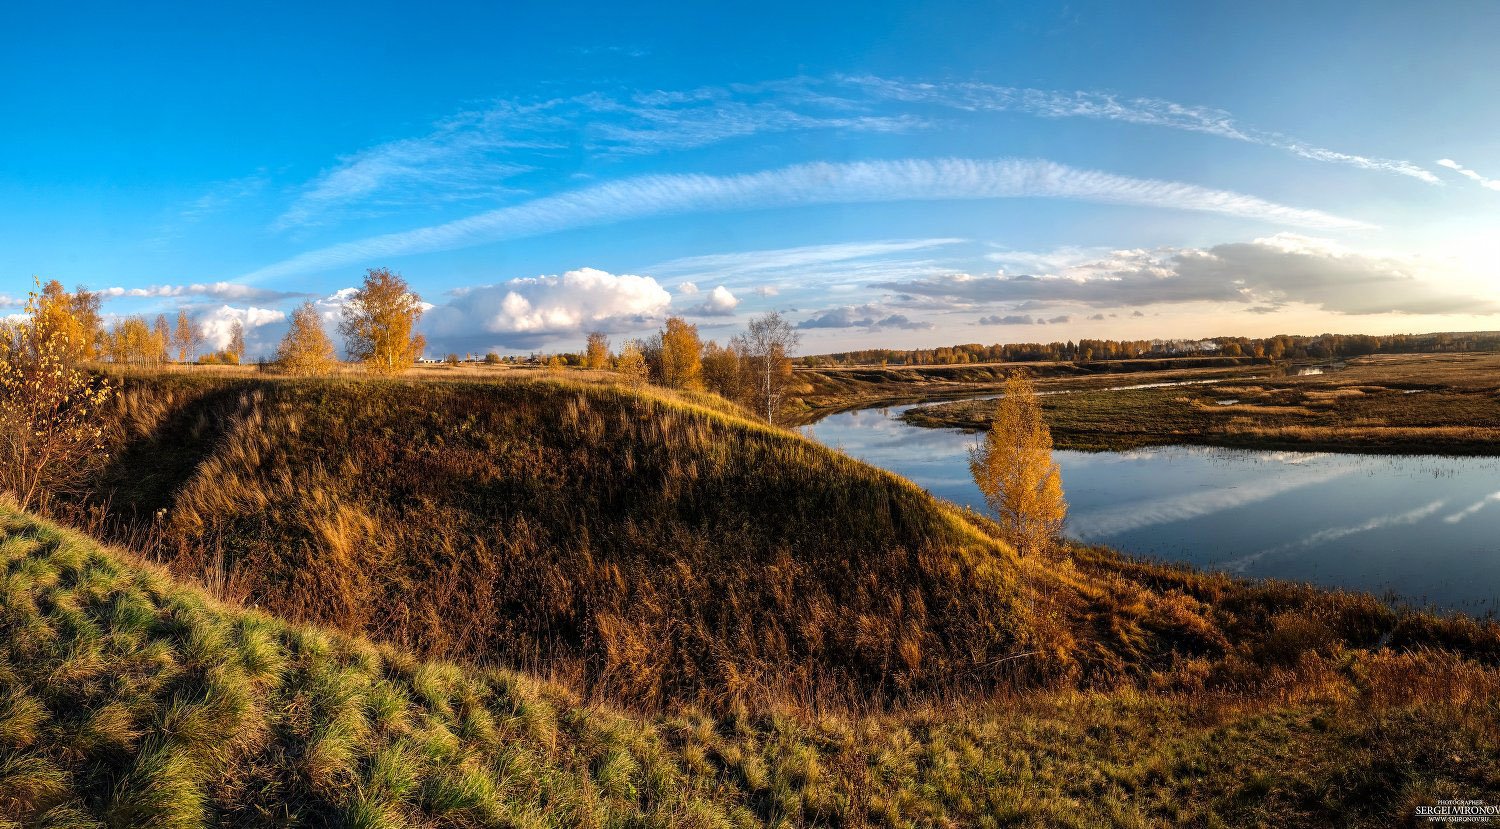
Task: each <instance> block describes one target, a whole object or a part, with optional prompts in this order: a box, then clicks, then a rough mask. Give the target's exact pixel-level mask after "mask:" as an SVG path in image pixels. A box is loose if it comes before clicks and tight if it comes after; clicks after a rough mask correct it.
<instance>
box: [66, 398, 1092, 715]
mask: <svg viewBox="0 0 1500 829" xmlns="http://www.w3.org/2000/svg"><path fill="white" fill-rule="evenodd" d="M715 400H716V399H715V398H710V397H706V396H702V397H699V396H694V397H678V396H668V395H666V394H664V393H658V392H651V391H647V392H634V391H629V390H625V389H621V388H618V387H613V386H606V385H599V384H582V383H568V382H549V381H533V382H525V381H520V382H503V383H467V382H459V383H433V382H389V383H377V382H370V381H363V380H346V381H337V380H325V381H280V380H267V381H255V380H198V379H194V378H180V377H169V378H147V379H137V380H131V381H129V382H127V384H126V389H125V393H124V396H123V399H122V414H121V421H120V425H119V427H118V429H117V433H118V444H119V445H118V450H117V451H116V452H115V453H114V459H113V463H112V465H111V466H110V468H109V469H108V470H106V472H105V473H104V475H103V477H102V478H101V480H100V481H99V484H98V489H97V499H96V500H97V502H98V503H101V504H107V506H108V515H109V516H110V518H111V520H110V521H109V522H105V526H107V527H112V528H113V537H114V538H116V539H118V540H135V541H137V542H139V543H136V544H134V546H137V547H139V548H144V549H150V550H153V551H156V552H157V553H158V554H159V555H160V556H161V557H162V558H163V559H165V560H167V561H168V562H170V564H171V565H172V566H173V567H174V569H176V570H177V571H178V572H179V573H184V574H192V575H200V574H203V573H205V572H213V573H215V574H216V575H217V579H218V583H219V584H220V585H221V586H222V588H223V589H224V591H225V594H226V595H230V596H234V597H238V598H243V599H245V600H247V601H249V602H251V603H254V604H257V605H259V606H261V607H263V608H265V609H267V610H269V611H271V612H274V613H276V614H278V615H280V616H282V617H285V618H289V619H294V620H299V621H315V622H320V623H325V624H330V625H334V626H337V627H340V628H342V629H345V630H348V631H351V632H360V633H366V634H369V635H372V636H376V637H379V638H381V639H385V640H388V641H393V642H397V643H400V644H402V645H404V646H406V647H408V648H410V649H412V650H413V651H414V652H417V653H419V654H422V655H424V656H430V657H453V656H460V655H462V656H465V657H466V658H475V659H487V660H489V661H491V662H493V663H495V664H504V665H509V666H514V667H525V668H528V669H532V670H536V671H540V672H543V673H547V674H549V675H555V676H558V677H560V678H565V679H568V680H570V681H574V680H576V681H579V682H582V683H583V684H584V685H586V686H587V687H589V688H591V689H598V690H599V691H601V692H602V693H607V694H608V696H609V697H610V698H612V699H618V700H630V701H638V702H642V703H648V704H655V703H659V702H661V701H663V700H669V699H683V698H695V699H696V698H700V697H702V696H704V695H713V696H719V697H723V698H726V699H727V698H738V697H742V696H745V695H753V694H755V693H757V692H758V690H759V689H764V688H767V687H771V686H774V687H775V688H777V689H778V692H779V693H790V694H795V695H798V696H801V697H810V696H818V695H824V694H835V695H843V696H857V697H859V698H867V697H870V696H875V697H887V696H891V695H902V694H906V693H909V692H912V691H914V690H919V689H932V688H938V687H942V688H955V687H957V688H962V687H976V688H982V687H990V686H993V685H994V684H995V683H997V682H999V681H1000V680H1001V678H1002V677H1003V678H1004V679H1005V680H1006V681H1011V680H1013V679H1016V678H1018V677H1031V678H1038V679H1040V678H1045V677H1051V676H1056V675H1063V674H1069V673H1072V672H1075V671H1077V670H1079V669H1080V665H1079V664H1078V660H1077V659H1076V658H1075V657H1074V656H1073V652H1072V648H1071V647H1067V642H1066V631H1064V630H1060V629H1059V630H1053V628H1055V627H1056V625H1055V624H1053V623H1052V622H1050V621H1048V619H1047V618H1045V617H1044V616H1042V615H1040V614H1039V612H1038V611H1037V607H1038V606H1043V605H1045V604H1046V602H1045V601H1044V600H1043V599H1041V598H1039V597H1038V596H1036V595H1035V593H1036V591H1035V588H1033V587H1031V586H1030V585H1028V584H1026V583H1024V582H1023V581H1022V580H1021V579H1020V576H1019V574H1018V568H1017V567H1016V565H1015V561H1014V559H1015V556H1014V554H1013V553H1012V552H1011V551H1010V550H1009V549H1008V548H1006V547H1005V546H1004V545H1002V544H1000V543H998V542H996V541H995V540H993V539H992V538H990V537H989V536H988V535H987V534H985V533H984V532H983V531H982V530H981V529H979V528H978V527H977V526H976V525H975V524H974V523H973V521H971V520H970V519H969V518H967V517H965V516H963V515H961V514H958V513H957V512H955V511H954V510H952V509H951V508H948V507H946V506H943V505H940V504H938V503H936V502H934V501H933V500H932V499H931V498H929V497H928V496H927V495H926V494H925V493H923V492H921V491H920V490H918V489H917V488H915V487H914V486H912V485H911V484H909V483H907V482H905V481H903V480H900V479H898V478H896V477H894V476H891V475H888V474H885V473H883V472H880V471H878V470H874V469H872V468H870V467H867V466H865V465H863V464H859V463H857V462H855V461H853V460H851V459H849V458H847V457H845V456H842V455H840V454H838V453H835V452H831V451H828V450H827V449H825V448H823V447H821V446H818V445H816V444H814V443H811V442H809V441H806V440H804V439H802V438H801V437H799V436H797V435H793V434H790V433H786V432H782V431H779V430H771V429H768V428H765V427H763V426H761V425H759V424H757V423H754V422H752V421H749V420H746V419H744V418H742V417H741V416H740V415H738V414H737V413H736V412H735V411H733V410H732V409H730V408H729V407H728V406H727V404H723V403H722V402H715ZM1028 651H1029V652H1034V655H1033V656H1030V657H1027V658H1026V659H1024V660H1010V661H1008V662H1007V661H1002V660H1005V659H1006V658H1007V657H1010V656H1012V655H1014V654H1017V653H1022V652H1028Z"/></svg>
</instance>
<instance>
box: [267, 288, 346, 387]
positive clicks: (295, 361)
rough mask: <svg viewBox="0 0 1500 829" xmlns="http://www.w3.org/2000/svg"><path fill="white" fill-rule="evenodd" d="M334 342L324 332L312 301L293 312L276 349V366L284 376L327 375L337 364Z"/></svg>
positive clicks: (321, 321)
mask: <svg viewBox="0 0 1500 829" xmlns="http://www.w3.org/2000/svg"><path fill="white" fill-rule="evenodd" d="M338 362H339V361H338V357H337V356H335V355H334V353H333V342H332V341H331V340H329V339H328V335H327V334H324V333H323V320H322V318H321V317H319V316H318V309H317V308H314V307H313V304H312V303H311V302H304V303H302V306H301V307H300V308H298V309H297V310H295V311H293V312H292V325H291V327H290V328H288V329H287V332H286V336H285V337H282V338H281V344H280V345H279V346H277V348H276V367H277V368H278V369H280V370H281V371H284V372H286V373H287V374H295V375H299V376H303V377H306V376H311V375H316V374H327V373H329V372H330V371H333V368H334V366H336V365H338Z"/></svg>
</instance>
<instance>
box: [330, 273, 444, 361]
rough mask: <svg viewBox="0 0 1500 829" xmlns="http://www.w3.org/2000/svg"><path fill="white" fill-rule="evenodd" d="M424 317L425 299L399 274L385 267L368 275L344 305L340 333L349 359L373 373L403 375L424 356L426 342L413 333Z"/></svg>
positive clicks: (419, 335) (366, 274) (423, 338)
mask: <svg viewBox="0 0 1500 829" xmlns="http://www.w3.org/2000/svg"><path fill="white" fill-rule="evenodd" d="M421 317H422V298H421V297H419V296H417V295H416V294H414V293H412V291H411V288H410V287H409V286H408V285H407V284H406V280H405V279H402V278H401V275H400V274H396V273H392V272H391V271H390V270H388V269H386V268H378V269H376V268H372V269H370V270H369V271H367V272H366V273H365V282H364V285H363V286H361V287H360V289H359V290H358V291H356V292H355V294H354V296H353V298H352V299H350V301H349V304H348V305H345V306H344V319H343V321H342V322H340V323H339V333H340V334H342V335H343V336H344V348H345V350H346V351H348V352H349V356H350V357H351V358H353V359H355V360H359V361H360V362H362V363H364V364H365V370H366V371H369V372H371V373H374V374H400V373H401V372H403V371H405V370H406V369H408V368H411V367H412V365H413V364H414V363H416V362H417V358H418V357H420V356H422V350H423V349H424V348H426V347H427V340H426V338H425V337H423V336H422V335H421V334H414V333H413V329H415V328H416V325H417V320H418V319H421Z"/></svg>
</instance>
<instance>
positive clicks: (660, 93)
mask: <svg viewBox="0 0 1500 829" xmlns="http://www.w3.org/2000/svg"><path fill="white" fill-rule="evenodd" d="M215 5H217V4H159V3H145V4H140V5H139V6H138V7H130V6H127V5H125V4H97V5H92V6H91V5H89V4H77V5H72V6H70V7H68V8H66V9H63V8H61V7H60V6H59V5H58V4H41V3H26V2H13V3H7V4H5V5H4V6H3V7H0V77H3V79H4V83H3V84H0V118H3V123H4V125H5V128H4V129H3V130H0V280H3V282H0V293H3V294H4V295H5V297H4V300H5V301H7V302H9V304H11V305H12V306H14V303H15V298H17V297H23V296H24V294H25V291H26V290H27V288H28V287H29V286H30V284H31V280H32V277H33V276H37V277H40V278H42V279H44V280H45V279H53V278H55V279H59V280H62V281H63V282H64V283H66V284H68V285H70V286H72V285H76V284H86V285H87V286H89V287H90V288H92V289H95V290H104V291H105V292H106V294H107V296H108V297H109V298H108V300H107V302H106V310H107V311H108V312H110V313H111V314H118V315H124V314H132V313H147V314H154V313H157V312H159V311H169V312H170V311H173V310H175V309H176V308H178V307H187V308H189V309H190V310H191V311H192V312H193V313H194V314H195V315H196V316H197V318H198V319H199V321H200V324H201V325H202V326H203V327H204V330H205V332H206V333H207V334H208V335H209V336H210V338H214V339H217V338H222V337H225V336H227V331H228V326H229V322H230V321H231V320H233V319H241V320H243V321H245V322H247V323H248V324H249V332H250V340H251V347H252V351H257V350H261V351H264V350H269V349H270V348H271V347H272V344H273V343H274V341H275V339H276V338H277V337H279V336H280V334H281V333H282V331H284V328H285V325H284V319H285V314H286V313H287V312H288V311H289V310H290V309H291V308H292V307H294V306H295V305H296V304H297V303H299V302H303V301H309V300H312V301H315V302H317V303H318V304H319V307H320V308H321V309H322V310H323V311H324V312H325V314H327V315H328V316H329V318H330V319H332V318H333V317H334V316H336V314H337V310H338V307H339V303H340V301H341V296H342V294H341V293H340V292H341V291H346V290H347V289H348V288H349V287H350V286H352V285H354V284H356V283H357V281H358V280H359V278H360V276H361V274H362V273H363V271H364V270H365V269H366V268H370V267H390V268H392V269H395V270H398V271H400V272H402V273H403V274H404V275H405V276H406V277H407V278H408V280H409V281H410V282H411V284H412V285H413V287H414V288H415V289H416V290H417V291H418V292H419V293H420V294H421V295H422V296H423V298H424V299H425V300H426V301H427V302H428V303H431V305H432V306H433V307H432V308H431V310H430V311H429V312H428V314H427V316H426V318H425V319H424V320H423V329H424V331H425V332H426V333H427V335H428V337H429V339H430V341H431V343H432V350H433V352H434V353H445V352H447V351H450V350H451V351H476V352H482V351H487V350H491V349H494V350H498V351H502V352H526V351H529V350H533V349H542V350H549V349H569V348H576V347H578V345H579V344H580V343H581V340H582V332H583V331H585V330H588V329H592V328H605V329H606V330H609V331H611V332H613V333H614V334H616V336H617V337H625V336H631V335H633V334H636V333H641V332H645V331H649V330H651V329H653V328H654V327H656V326H657V325H658V324H659V322H660V320H661V319H662V318H663V317H664V316H665V315H666V314H669V313H680V314H684V315H687V316H689V317H690V318H691V319H693V320H694V321H696V322H697V323H698V324H699V325H700V328H701V329H702V330H703V331H704V333H705V334H706V335H707V336H716V337H720V338H722V337H726V336H728V335H729V334H731V333H733V331H735V330H736V329H738V328H739V327H740V326H742V325H743V322H744V320H745V319H746V318H747V317H748V316H749V315H751V314H755V313H760V312H763V311H766V310H771V309H776V310H780V311H783V312H784V313H786V314H787V315H788V316H789V317H791V318H792V319H793V320H794V321H796V322H797V323H798V324H799V325H801V326H802V328H803V335H804V348H803V350H804V351H809V352H815V351H829V350H839V349H843V348H850V347H864V346H871V345H892V346H916V345H936V344H944V343H954V342H976V341H978V342H995V341H1017V340H1051V339H1076V338H1079V337H1104V336H1114V337H1150V336H1162V337H1200V336H1208V335H1213V334H1246V335H1264V334H1270V333H1276V332H1301V333H1316V332H1320V331H1344V332H1356V331H1364V332H1372V333H1380V332H1394V331H1422V330H1442V329H1447V330H1472V329H1494V328H1500V289H1497V288H1496V287H1495V284H1496V282H1495V279H1494V277H1495V276H1496V275H1497V274H1496V268H1495V266H1494V264H1493V263H1494V262H1495V261H1497V259H1500V104H1497V101H1500V99H1497V98H1496V96H1495V95H1494V82H1495V79H1496V78H1500V48H1496V47H1497V41H1500V6H1497V5H1495V4H1493V3H1478V2H1474V3H1463V2H1455V3H1445V4H1411V3H1367V4H1363V5H1361V6H1360V7H1359V9H1358V13H1355V12H1354V11H1353V10H1352V9H1351V7H1349V6H1348V5H1347V4H1332V3H1329V4H1323V5H1310V4H1280V3H1269V4H1254V6H1253V7H1251V4H1244V6H1245V7H1244V8H1238V9H1235V8H1224V7H1218V6H1220V4H1202V3H1182V4H1171V3H1160V4H1149V5H1135V4H1121V3H1109V4H1105V3H1100V4H1078V3H1072V4H1068V5H1066V6H1063V5H1059V6H1051V7H1042V6H1041V5H1040V4H1015V5H1008V4H996V3H973V2H945V3H931V2H929V3H873V2H861V3H850V4H839V3H826V4H809V3H805V2H804V3H796V4H793V3H776V2H763V3H758V4H754V5H753V6H745V7H742V8H740V9H737V10H720V9H715V8H707V7H706V6H707V5H708V4H704V5H705V7H704V8H687V7H681V8H677V7H672V6H666V5H658V6H651V5H636V6H628V5H621V4H610V5H602V4H601V5H593V4H567V3H549V4H534V5H531V6H530V7H529V8H514V7H519V6H522V5H523V4H448V3H437V4H427V5H426V6H423V7H420V8H416V7H412V6H411V5H410V4H394V3H361V4H331V3H330V4H317V5H318V8H316V9H309V8H306V7H304V4H284V5H279V6H278V5H277V4H262V5H257V6H256V7H254V8H250V7H248V6H247V7H244V8H238V9H228V8H213V7H212V6H215ZM309 5H310V4H309ZM506 6H514V7H512V8H507V7H506ZM1211 6H1215V7H1212V8H1211Z"/></svg>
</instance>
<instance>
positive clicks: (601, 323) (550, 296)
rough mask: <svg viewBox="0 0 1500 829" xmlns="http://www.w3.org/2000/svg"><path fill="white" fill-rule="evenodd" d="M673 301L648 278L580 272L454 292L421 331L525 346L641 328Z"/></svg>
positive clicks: (466, 340)
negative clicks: (594, 332) (585, 333)
mask: <svg viewBox="0 0 1500 829" xmlns="http://www.w3.org/2000/svg"><path fill="white" fill-rule="evenodd" d="M671 301H672V295H671V294H669V293H667V290H666V289H665V288H663V287H662V286H661V285H659V284H657V282H656V280H655V279H653V278H651V277H649V276H635V275H632V274H618V275H617V274H612V273H607V272H605V271H601V270H597V269H595V268H579V269H578V270H573V271H568V272H567V273H564V274H561V275H547V276H534V277H526V278H522V279H512V280H510V281H508V282H502V283H500V284H498V285H481V286H478V287H473V288H462V289H458V290H455V291H452V292H451V296H450V298H449V299H448V301H447V302H444V303H442V304H440V305H437V306H435V307H433V309H432V310H431V311H429V312H428V313H427V315H426V317H424V318H423V321H422V326H423V329H424V330H425V331H427V332H429V334H430V336H431V337H432V338H434V339H435V340H441V341H444V342H454V343H457V342H463V343H484V344H485V346H486V347H487V346H489V345H500V344H511V345H523V346H524V345H529V344H532V343H535V342H537V341H539V340H540V339H543V338H545V337H548V336H552V335H564V334H576V333H579V332H582V331H585V330H588V329H591V328H605V329H612V328H618V327H621V326H628V325H638V324H642V323H644V322H647V321H650V320H652V319H655V318H657V317H660V316H661V315H662V314H664V313H665V312H666V310H667V306H668V305H669V304H670V303H671ZM466 350H467V349H466Z"/></svg>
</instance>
